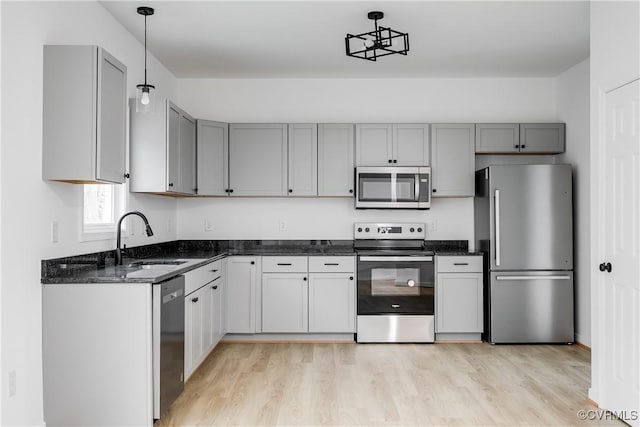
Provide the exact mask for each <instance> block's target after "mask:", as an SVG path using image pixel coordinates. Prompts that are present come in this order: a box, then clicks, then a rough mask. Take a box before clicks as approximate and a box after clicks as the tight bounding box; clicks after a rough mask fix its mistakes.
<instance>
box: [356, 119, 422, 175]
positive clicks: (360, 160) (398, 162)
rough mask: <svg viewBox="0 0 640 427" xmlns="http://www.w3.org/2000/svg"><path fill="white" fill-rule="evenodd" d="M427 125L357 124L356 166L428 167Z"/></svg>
mask: <svg viewBox="0 0 640 427" xmlns="http://www.w3.org/2000/svg"><path fill="white" fill-rule="evenodd" d="M429 160H430V159H429V125H428V124H357V125H356V166H385V165H386V166H388V165H393V166H429V163H430V161H429Z"/></svg>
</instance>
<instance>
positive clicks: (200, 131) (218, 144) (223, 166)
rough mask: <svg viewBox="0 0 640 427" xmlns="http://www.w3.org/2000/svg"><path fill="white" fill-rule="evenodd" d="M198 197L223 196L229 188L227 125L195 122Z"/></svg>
mask: <svg viewBox="0 0 640 427" xmlns="http://www.w3.org/2000/svg"><path fill="white" fill-rule="evenodd" d="M196 152H197V163H198V167H197V171H198V173H197V176H198V180H197V186H198V195H202V196H225V195H227V194H228V193H227V191H226V190H227V189H228V188H229V125H228V124H227V123H220V122H212V121H207V120H198V122H197V149H196Z"/></svg>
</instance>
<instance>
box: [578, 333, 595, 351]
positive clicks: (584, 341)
mask: <svg viewBox="0 0 640 427" xmlns="http://www.w3.org/2000/svg"><path fill="white" fill-rule="evenodd" d="M589 338H590V337H589V336H588V335H582V334H576V335H575V339H576V342H575V343H576V344H580V345H581V346H582V347H585V348H588V349H591V340H590V339H589Z"/></svg>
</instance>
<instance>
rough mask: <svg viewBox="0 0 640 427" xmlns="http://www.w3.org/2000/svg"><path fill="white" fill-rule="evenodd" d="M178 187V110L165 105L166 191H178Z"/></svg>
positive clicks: (169, 104)
mask: <svg viewBox="0 0 640 427" xmlns="http://www.w3.org/2000/svg"><path fill="white" fill-rule="evenodd" d="M179 185H180V108H178V107H177V106H176V105H175V104H174V103H173V102H170V101H168V105H167V191H172V192H176V191H179Z"/></svg>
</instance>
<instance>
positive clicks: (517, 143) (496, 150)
mask: <svg viewBox="0 0 640 427" xmlns="http://www.w3.org/2000/svg"><path fill="white" fill-rule="evenodd" d="M564 139H565V124H564V123H520V124H517V123H506V124H495V123H491V124H490V123H481V124H477V125H476V153H478V154H512V153H523V154H527V153H532V154H533V153H538V154H557V153H562V152H564V150H565V142H564Z"/></svg>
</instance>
